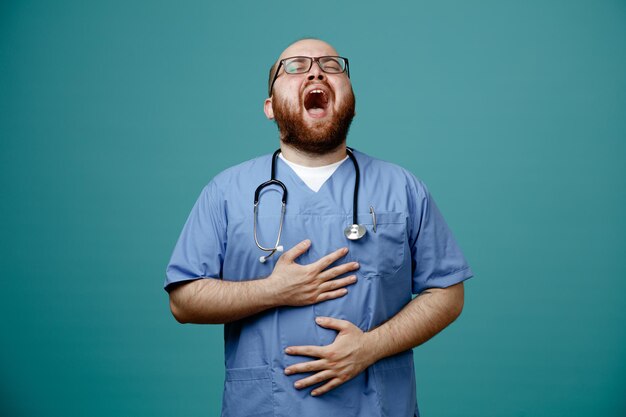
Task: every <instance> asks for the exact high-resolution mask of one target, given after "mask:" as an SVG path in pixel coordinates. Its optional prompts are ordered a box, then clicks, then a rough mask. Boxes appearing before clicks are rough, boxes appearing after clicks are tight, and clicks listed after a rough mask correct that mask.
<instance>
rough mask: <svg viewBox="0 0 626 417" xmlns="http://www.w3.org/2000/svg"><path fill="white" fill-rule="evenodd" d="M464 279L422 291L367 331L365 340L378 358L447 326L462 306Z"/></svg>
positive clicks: (423, 340) (395, 351)
mask: <svg viewBox="0 0 626 417" xmlns="http://www.w3.org/2000/svg"><path fill="white" fill-rule="evenodd" d="M463 298H464V290H463V283H462V282H461V283H458V284H456V285H453V286H451V287H448V288H433V289H429V290H426V291H424V292H423V293H421V294H420V295H419V296H417V297H415V298H414V299H413V300H411V302H409V303H408V304H407V305H406V306H404V308H403V309H402V310H400V312H398V314H396V315H395V316H394V317H392V318H391V319H390V320H389V321H387V322H385V323H383V324H382V325H380V326H379V327H377V328H375V329H372V330H370V331H369V332H366V333H365V335H366V337H367V339H366V340H367V341H366V344H367V346H368V349H371V353H372V355H373V356H374V361H378V360H380V359H382V358H385V357H387V356H391V355H395V354H396V353H400V352H403V351H405V350H408V349H411V348H413V347H415V346H418V345H421V344H422V343H424V342H426V341H427V340H429V339H430V338H432V337H433V336H434V335H436V334H437V333H439V332H440V331H441V330H443V329H444V328H446V327H447V326H448V325H449V324H450V323H452V322H453V321H454V320H455V319H456V318H457V317H458V316H459V314H461V310H462V309H463Z"/></svg>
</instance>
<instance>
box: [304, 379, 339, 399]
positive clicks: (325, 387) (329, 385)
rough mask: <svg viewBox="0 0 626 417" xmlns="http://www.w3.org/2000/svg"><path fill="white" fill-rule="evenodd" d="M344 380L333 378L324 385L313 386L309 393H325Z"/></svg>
mask: <svg viewBox="0 0 626 417" xmlns="http://www.w3.org/2000/svg"><path fill="white" fill-rule="evenodd" d="M344 382H345V381H343V380H341V379H340V378H333V379H331V380H330V381H328V382H327V383H325V384H324V385H322V386H321V387H319V388H315V389H314V390H313V391H311V395H312V396H314V397H316V396H318V395H322V394H326V393H327V392H328V391H330V390H332V389H335V388H337V387H338V386H339V385H341V384H343V383H344Z"/></svg>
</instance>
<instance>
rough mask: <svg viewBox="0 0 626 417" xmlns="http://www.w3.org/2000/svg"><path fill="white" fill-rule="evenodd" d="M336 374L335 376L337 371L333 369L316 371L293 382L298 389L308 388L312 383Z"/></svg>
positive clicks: (322, 380)
mask: <svg viewBox="0 0 626 417" xmlns="http://www.w3.org/2000/svg"><path fill="white" fill-rule="evenodd" d="M334 376H335V373H334V372H333V371H330V370H326V371H321V372H318V373H316V374H315V375H311V376H309V377H306V378H302V379H300V380H298V381H296V382H295V383H294V384H293V386H294V387H296V388H297V389H301V388H306V387H310V386H311V385H315V384H319V383H320V382H324V381H326V380H328V379H331V378H332V377H334Z"/></svg>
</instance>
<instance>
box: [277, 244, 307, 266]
mask: <svg viewBox="0 0 626 417" xmlns="http://www.w3.org/2000/svg"><path fill="white" fill-rule="evenodd" d="M310 247H311V241H310V240H309V239H305V240H303V241H302V242H300V243H298V244H297V245H296V246H294V247H293V248H291V249H289V250H288V251H287V252H285V253H283V254H282V255H280V258H279V259H282V260H284V261H287V262H293V261H295V260H296V258H298V257H299V256H300V255H302V254H303V253H305V252H306V251H307V250H309V248H310Z"/></svg>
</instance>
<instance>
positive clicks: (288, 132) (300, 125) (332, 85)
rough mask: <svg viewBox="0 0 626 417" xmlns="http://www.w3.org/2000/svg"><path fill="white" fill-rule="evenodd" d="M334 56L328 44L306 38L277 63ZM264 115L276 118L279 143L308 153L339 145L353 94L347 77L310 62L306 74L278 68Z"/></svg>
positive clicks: (347, 125)
mask: <svg viewBox="0 0 626 417" xmlns="http://www.w3.org/2000/svg"><path fill="white" fill-rule="evenodd" d="M329 55H338V54H337V51H335V50H334V49H333V47H331V46H330V45H328V44H327V43H325V42H322V41H319V40H312V39H307V40H303V41H299V42H296V43H295V44H293V45H291V46H289V48H287V49H286V50H285V51H284V52H283V53H282V54H281V56H280V58H279V60H281V59H284V58H288V57H292V56H308V57H320V56H329ZM272 93H273V94H272V97H271V98H270V99H269V101H270V102H269V105H270V111H269V114H268V109H267V106H268V103H267V102H266V114H268V117H270V118H271V117H273V118H275V119H276V123H277V125H278V129H279V131H280V139H281V141H282V142H284V143H286V144H289V145H291V146H293V147H294V148H296V149H298V150H300V151H302V152H305V153H309V154H324V153H327V152H330V151H332V150H334V149H336V148H337V147H338V146H340V145H341V144H342V143H343V142H344V140H345V139H346V136H347V134H348V129H349V128H350V123H351V122H352V118H353V117H354V94H353V92H352V85H351V84H350V79H349V78H348V76H347V74H346V73H345V72H344V73H340V74H328V73H325V72H324V71H322V69H321V68H320V67H319V65H318V64H317V63H316V62H314V63H313V65H312V66H311V69H310V70H309V72H307V73H304V74H286V73H285V72H284V69H283V68H282V67H281V68H280V69H279V74H278V77H277V78H276V82H275V83H274V88H273V91H272Z"/></svg>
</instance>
